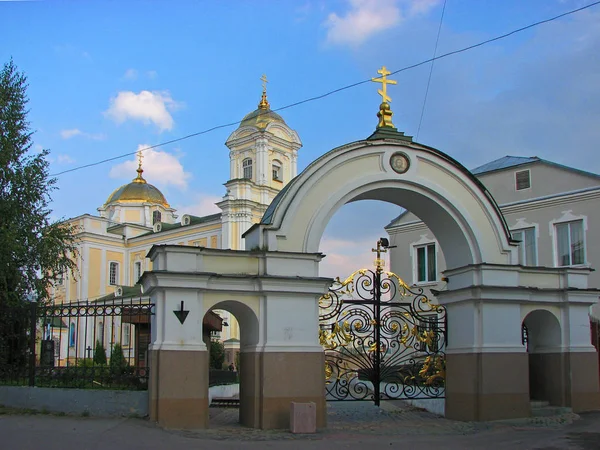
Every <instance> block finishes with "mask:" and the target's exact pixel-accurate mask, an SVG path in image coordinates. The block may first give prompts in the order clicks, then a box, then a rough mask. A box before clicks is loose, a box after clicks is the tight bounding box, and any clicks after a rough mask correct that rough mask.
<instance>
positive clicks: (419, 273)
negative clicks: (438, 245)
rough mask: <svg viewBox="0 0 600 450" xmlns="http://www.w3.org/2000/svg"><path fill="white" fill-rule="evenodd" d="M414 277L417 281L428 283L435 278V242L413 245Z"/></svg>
mask: <svg viewBox="0 0 600 450" xmlns="http://www.w3.org/2000/svg"><path fill="white" fill-rule="evenodd" d="M415 253H416V255H417V259H416V267H415V269H416V279H417V282H418V283H428V282H432V281H436V279H437V264H436V258H435V243H431V244H427V245H420V246H417V247H415Z"/></svg>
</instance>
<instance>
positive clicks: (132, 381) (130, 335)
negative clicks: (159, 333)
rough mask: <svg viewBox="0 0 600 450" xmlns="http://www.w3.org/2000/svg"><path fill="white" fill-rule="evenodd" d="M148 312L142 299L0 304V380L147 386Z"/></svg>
mask: <svg viewBox="0 0 600 450" xmlns="http://www.w3.org/2000/svg"><path fill="white" fill-rule="evenodd" d="M153 314H154V305H153V304H151V303H148V301H147V299H145V300H144V299H143V298H128V299H122V298H114V299H111V300H108V301H106V300H102V301H85V302H76V303H63V304H59V305H41V304H37V303H24V304H21V305H18V306H12V307H6V306H5V307H3V308H0V315H1V316H2V320H1V323H0V326H1V330H0V384H9V385H22V386H27V385H28V386H42V387H65V388H88V389H90V388H91V389H133V390H142V389H147V387H148V375H149V361H148V345H149V343H150V319H151V316H152V315H153Z"/></svg>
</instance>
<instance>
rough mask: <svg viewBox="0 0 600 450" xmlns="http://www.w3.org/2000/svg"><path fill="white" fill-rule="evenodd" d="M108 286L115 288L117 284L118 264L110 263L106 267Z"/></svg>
mask: <svg viewBox="0 0 600 450" xmlns="http://www.w3.org/2000/svg"><path fill="white" fill-rule="evenodd" d="M108 284H110V285H111V286H116V285H117V284H119V263H118V262H111V263H110V264H109V266H108Z"/></svg>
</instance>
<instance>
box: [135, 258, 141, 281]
mask: <svg viewBox="0 0 600 450" xmlns="http://www.w3.org/2000/svg"><path fill="white" fill-rule="evenodd" d="M141 276H142V262H141V261H136V262H135V264H134V270H133V281H134V282H135V283H137V282H138V280H139V279H140V277H141Z"/></svg>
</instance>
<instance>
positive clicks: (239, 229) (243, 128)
mask: <svg viewBox="0 0 600 450" xmlns="http://www.w3.org/2000/svg"><path fill="white" fill-rule="evenodd" d="M261 80H262V82H263V91H262V97H261V99H260V102H259V104H258V109H256V110H254V111H253V112H251V113H250V114H248V115H246V116H245V117H244V118H243V119H242V122H241V123H240V126H239V127H238V129H237V130H235V131H234V132H233V133H231V135H230V136H229V138H228V139H227V142H226V143H225V145H227V147H229V150H230V152H229V161H230V169H229V181H228V182H227V183H225V187H226V188H227V193H226V194H225V196H224V197H223V200H222V201H221V202H219V203H217V206H219V208H221V209H222V210H223V213H222V219H221V220H222V223H223V227H222V248H229V249H233V250H244V242H243V239H242V234H244V233H245V232H246V231H247V230H248V228H250V227H251V226H252V225H253V224H255V223H258V222H259V221H260V219H261V218H262V215H263V214H264V212H265V211H266V209H267V207H268V206H269V204H270V203H271V202H272V201H273V199H274V198H275V196H276V195H277V193H278V192H279V191H280V190H281V189H282V188H283V187H284V186H285V185H286V184H287V183H289V182H290V180H291V179H292V178H294V177H295V176H296V175H297V173H298V168H297V160H298V149H299V148H300V147H302V142H301V141H300V137H299V136H298V133H296V132H295V131H294V130H292V129H291V128H290V127H288V126H287V124H286V123H285V121H284V120H283V118H282V117H281V116H280V115H279V114H277V113H275V112H274V111H271V107H270V105H269V101H268V100H267V84H266V83H267V78H266V76H265V75H263V76H262V78H261ZM247 250H249V249H247Z"/></svg>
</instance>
